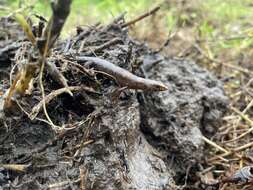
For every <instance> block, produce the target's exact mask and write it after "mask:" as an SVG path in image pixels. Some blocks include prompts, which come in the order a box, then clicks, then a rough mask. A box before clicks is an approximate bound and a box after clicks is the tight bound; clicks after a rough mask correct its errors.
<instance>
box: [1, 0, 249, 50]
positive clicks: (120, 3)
mask: <svg viewBox="0 0 253 190" xmlns="http://www.w3.org/2000/svg"><path fill="white" fill-rule="evenodd" d="M179 2H180V1H178V0H163V1H162V0H156V1H154V0H138V1H133V0H73V3H72V11H71V14H70V16H69V18H68V21H67V23H66V25H65V27H64V35H66V34H68V33H70V32H72V31H74V30H75V27H74V26H77V25H79V26H85V25H90V24H95V23H97V22H102V23H108V22H110V21H111V20H112V19H113V18H114V17H116V16H117V15H119V14H120V13H122V12H127V16H126V19H127V20H130V19H131V18H133V17H135V16H136V15H139V14H141V13H143V12H145V11H147V10H149V9H151V8H153V7H154V6H156V5H158V4H160V3H162V4H161V5H162V10H161V11H160V13H161V15H163V16H162V17H160V18H159V19H160V20H157V21H156V22H157V23H155V24H157V26H158V25H159V23H162V24H160V25H159V27H162V30H163V31H164V33H167V34H168V33H169V32H171V31H175V30H180V29H185V28H188V29H189V28H190V29H191V30H192V31H193V34H194V35H195V36H196V35H198V37H199V38H201V39H205V40H206V41H213V43H212V44H211V46H215V48H214V49H213V53H214V54H216V53H218V52H220V49H231V48H232V49H233V50H235V51H240V50H241V49H242V48H247V47H250V46H251V45H252V44H253V38H252V37H251V36H252V35H253V29H252V20H253V11H252V8H253V2H252V0H243V1H242V0H191V1H189V2H188V1H186V3H185V5H183V6H182V4H181V5H180V6H179V5H178V4H179ZM29 4H33V5H34V9H33V11H32V13H37V14H39V15H43V16H45V17H49V16H50V13H51V9H50V0H2V2H1V3H0V6H1V7H0V15H8V14H10V10H15V9H18V8H19V6H25V5H29ZM32 13H31V12H27V14H28V15H31V14H32ZM144 22H145V21H144ZM148 24H149V23H148ZM148 24H145V25H144V27H148V28H147V30H150V26H148ZM152 26H153V25H152ZM142 30H144V29H143V28H142ZM153 30H154V28H153ZM141 35H142V34H141ZM195 36H194V37H195ZM234 36H242V37H238V38H237V37H235V38H234ZM227 38H231V39H229V40H224V39H227ZM211 48H212V47H211Z"/></svg>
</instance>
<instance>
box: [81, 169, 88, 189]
mask: <svg viewBox="0 0 253 190" xmlns="http://www.w3.org/2000/svg"><path fill="white" fill-rule="evenodd" d="M79 172H80V180H81V181H80V190H85V181H86V173H87V171H86V169H84V168H83V167H79Z"/></svg>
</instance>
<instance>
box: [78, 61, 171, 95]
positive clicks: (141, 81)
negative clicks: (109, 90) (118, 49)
mask: <svg viewBox="0 0 253 190" xmlns="http://www.w3.org/2000/svg"><path fill="white" fill-rule="evenodd" d="M76 60H77V62H78V63H83V62H86V61H89V62H90V63H89V64H88V66H89V67H94V68H95V69H96V70H98V71H101V72H105V73H107V74H109V75H111V76H112V77H114V78H115V79H116V80H117V82H118V84H119V85H120V86H121V87H127V88H129V89H136V90H137V89H140V90H144V91H165V90H167V89H168V88H167V86H165V85H164V84H163V83H162V82H160V81H155V80H151V79H145V78H142V77H139V76H136V75H134V74H133V73H131V72H129V71H128V70H126V69H123V68H121V67H119V66H117V65H114V64H113V63H111V62H109V61H106V60H104V59H101V58H98V57H89V56H77V57H76Z"/></svg>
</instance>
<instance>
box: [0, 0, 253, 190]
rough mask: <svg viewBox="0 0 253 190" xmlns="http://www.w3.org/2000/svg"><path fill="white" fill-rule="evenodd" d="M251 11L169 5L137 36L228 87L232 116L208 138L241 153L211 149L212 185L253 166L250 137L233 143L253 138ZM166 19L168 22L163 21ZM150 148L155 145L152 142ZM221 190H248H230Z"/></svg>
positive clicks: (222, 5)
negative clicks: (206, 71)
mask: <svg viewBox="0 0 253 190" xmlns="http://www.w3.org/2000/svg"><path fill="white" fill-rule="evenodd" d="M251 6H252V4H251V2H250V1H243V2H242V1H236V0H234V1H205V3H203V1H197V0H196V1H192V2H191V3H189V2H187V1H182V2H179V1H169V2H168V3H167V4H165V6H164V7H163V11H161V12H160V13H159V14H156V16H153V17H151V18H149V19H148V20H147V21H146V22H142V23H141V24H139V25H138V24H137V25H136V27H135V28H133V30H132V31H131V34H132V35H134V36H135V37H137V38H138V39H140V40H145V41H148V43H149V45H150V46H152V47H153V48H155V49H158V50H161V53H162V54H163V55H167V56H168V55H169V56H170V57H181V58H182V57H183V58H184V59H185V58H187V59H191V60H194V61H196V62H197V63H198V64H200V65H201V66H203V67H206V68H208V69H209V70H210V71H211V72H212V73H214V75H216V76H217V77H218V78H220V79H221V80H222V81H223V82H224V88H225V90H226V94H227V95H228V96H229V97H230V106H229V112H227V115H226V116H225V117H224V119H223V124H222V127H220V128H219V130H218V133H215V130H213V128H212V127H211V128H210V127H207V128H206V129H205V132H206V133H205V134H206V135H207V137H208V138H209V139H211V140H212V141H213V142H215V143H216V145H218V147H223V148H225V149H226V150H225V151H233V150H237V152H238V153H237V154H231V155H229V156H226V157H219V158H218V157H217V158H216V157H215V156H216V155H219V154H221V153H223V152H224V149H223V151H221V150H219V149H217V146H215V147H214V146H213V145H210V144H209V145H207V147H208V148H210V149H208V150H207V152H206V154H205V157H206V159H207V160H209V161H208V162H207V165H206V166H205V167H204V168H202V170H203V172H202V173H201V175H203V176H207V177H208V178H210V179H212V178H217V177H222V176H229V175H231V173H233V172H234V171H235V170H236V169H238V168H239V167H242V166H245V165H250V164H251V146H252V143H251V136H250V134H245V135H243V136H242V137H241V138H240V139H238V140H235V141H233V142H230V141H229V140H231V139H235V138H236V137H238V136H240V135H241V134H244V133H245V132H248V131H249V129H250V126H251V125H252V123H253V122H252V120H251V106H252V103H251V102H252V101H251V100H252V95H251V94H252V92H251V86H252V85H251V81H252V80H251V78H252V72H251V68H252V66H251V57H252V49H251V47H252V32H251V31H252V30H251V28H252V26H251V20H252V11H250V8H251ZM123 7H124V6H123ZM168 10H169V11H168ZM120 11H121V9H120ZM99 13H101V12H100V11H99ZM164 14H166V19H167V20H164V19H162V18H164ZM107 21H108V19H107ZM168 28H169V31H171V33H172V35H170V36H169V41H168V42H169V43H168V44H165V45H166V46H165V47H164V48H162V47H163V46H161V44H164V42H165V41H166V40H167V39H168V33H169V32H168V30H167V29H168ZM161 48H162V49H161ZM4 63H5V62H4ZM7 75H8V73H7ZM1 76H2V75H1ZM7 83H8V82H7ZM88 113H89V111H88V112H87V114H88ZM211 116H212V115H210V117H211ZM207 118H208V117H207ZM211 118H212V117H211ZM59 120H60V119H59ZM150 143H151V144H152V138H151V140H150ZM224 158H225V159H224ZM206 168H207V169H206ZM205 169H206V170H205ZM221 188H223V189H236V188H239V189H241V188H242V187H237V186H234V185H233V186H231V185H230V186H229V185H227V184H225V185H224V187H221Z"/></svg>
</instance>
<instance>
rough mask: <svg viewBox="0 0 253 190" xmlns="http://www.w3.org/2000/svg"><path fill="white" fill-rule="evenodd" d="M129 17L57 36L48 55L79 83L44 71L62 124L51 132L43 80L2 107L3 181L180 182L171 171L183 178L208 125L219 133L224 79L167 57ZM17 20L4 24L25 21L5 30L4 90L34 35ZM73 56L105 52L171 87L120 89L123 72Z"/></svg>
mask: <svg viewBox="0 0 253 190" xmlns="http://www.w3.org/2000/svg"><path fill="white" fill-rule="evenodd" d="M4 22H6V21H4ZM8 23H10V25H12V24H13V25H15V23H14V22H12V21H8ZM123 23H124V18H123V17H122V16H121V17H119V18H117V19H115V20H114V21H113V22H112V23H110V24H109V25H107V26H101V25H99V24H96V25H94V26H91V27H87V28H80V27H79V28H78V30H77V35H76V36H73V37H70V38H68V39H67V40H65V41H59V42H58V43H57V45H56V46H55V48H54V49H53V50H52V52H51V55H50V56H49V58H48V59H47V62H48V63H49V64H50V63H53V64H55V65H56V67H57V68H58V70H59V71H60V72H61V73H62V74H63V75H64V76H65V77H66V79H67V82H68V86H69V89H71V90H72V93H73V96H71V95H69V94H68V93H66V91H63V92H64V93H62V92H61V91H59V90H58V89H59V88H61V86H60V85H59V83H57V81H55V80H54V78H52V76H51V75H50V74H49V73H46V74H45V76H44V80H43V84H44V87H45V93H46V95H47V96H46V97H47V98H48V99H47V100H48V102H47V111H48V114H49V116H50V118H51V120H52V121H53V122H54V124H55V125H57V126H61V127H64V128H65V129H66V130H64V131H62V132H60V133H58V134H55V132H54V131H53V130H52V128H51V127H50V125H48V123H47V119H46V117H45V116H44V113H43V109H42V107H41V106H38V105H41V104H40V102H41V100H42V98H41V95H40V88H39V85H38V80H35V82H34V85H33V88H32V91H31V92H30V94H27V95H25V96H23V97H17V99H16V101H17V102H18V104H17V107H16V110H15V111H13V110H12V113H11V114H9V115H5V116H1V117H2V122H1V124H0V142H1V147H0V163H2V165H1V167H0V184H1V188H2V189H48V188H49V189H79V188H80V189H108V190H109V189H143V190H144V189H154V190H155V189H171V190H174V189H177V188H180V187H179V186H177V185H175V180H176V182H177V183H180V182H182V180H178V178H180V176H181V175H183V174H185V173H187V171H188V167H189V166H191V167H194V166H196V163H202V162H203V161H201V158H202V156H203V141H202V132H204V133H206V134H208V133H213V132H214V131H215V129H216V128H217V125H216V124H217V123H218V122H219V120H220V118H221V117H222V115H223V114H224V112H225V111H226V106H227V98H226V97H225V96H224V93H223V90H222V85H221V84H220V82H219V81H218V80H217V79H216V78H214V77H213V76H212V75H211V74H210V73H208V72H207V71H205V70H204V69H201V68H199V67H198V66H197V65H196V64H195V63H191V62H188V61H185V60H171V59H167V58H164V57H161V56H160V55H158V54H155V53H153V52H152V51H151V50H150V49H148V47H146V46H145V45H144V44H140V43H138V42H136V41H134V40H132V39H131V38H130V37H129V36H128V31H127V28H126V27H122V26H123V25H122V24H123ZM1 24H3V20H2V22H1ZM15 27H16V26H15ZM15 27H14V28H13V29H8V30H9V31H11V32H12V30H13V31H14V32H17V31H19V32H17V34H15V35H14V37H13V36H12V35H11V36H8V37H7V38H1V39H0V40H1V41H0V46H1V47H5V48H2V50H1V52H0V62H1V63H5V64H1V66H0V69H1V71H0V72H1V73H2V72H3V73H4V72H5V73H7V74H6V75H2V74H1V77H2V78H1V86H0V87H1V91H3V92H5V91H6V90H7V89H8V88H9V73H10V71H11V68H13V66H14V64H17V65H18V66H19V65H21V64H25V63H22V60H23V61H24V60H26V59H27V57H28V56H29V53H31V52H30V51H31V50H30V44H29V43H30V42H28V41H27V40H26V39H25V36H24V35H22V32H21V30H17V29H15ZM17 37H18V38H17ZM14 46H15V48H13V47H14ZM17 54H18V55H24V56H23V57H22V58H20V57H19V58H17ZM76 56H90V57H99V58H102V59H103V60H107V61H109V62H111V63H113V64H115V65H118V66H120V67H121V68H124V69H126V70H128V71H131V72H132V73H135V74H136V75H139V76H142V77H145V78H150V79H154V80H156V81H161V82H163V83H164V84H166V86H168V88H169V90H168V91H164V92H157V91H151V90H149V89H148V88H147V89H145V88H144V91H139V90H137V91H136V90H130V89H125V90H124V91H123V92H122V93H117V90H115V89H118V83H119V82H122V81H120V80H118V81H117V80H115V78H116V79H117V76H116V77H115V76H114V75H113V74H115V73H109V74H108V72H102V71H96V69H91V68H87V67H85V65H84V64H83V63H81V62H79V61H78V60H76ZM17 60H18V62H17ZM91 62H92V61H91ZM18 66H17V67H18ZM14 72H15V70H14ZM121 74H122V75H123V74H124V73H121ZM123 82H125V81H123ZM130 82H131V81H130ZM115 94H116V96H115ZM119 94H120V95H119ZM50 95H51V96H50ZM115 97H116V98H115ZM0 100H1V101H3V98H2V97H1V98H0ZM35 108H37V109H35ZM31 114H32V115H33V116H34V117H33V118H34V119H33V120H31ZM2 115H4V114H3V113H2ZM214 126H215V127H214ZM3 164H4V165H3ZM7 164H10V165H7ZM11 164H19V165H18V166H19V167H22V168H21V169H20V170H18V169H17V167H13V165H11ZM193 175H194V173H193Z"/></svg>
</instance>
